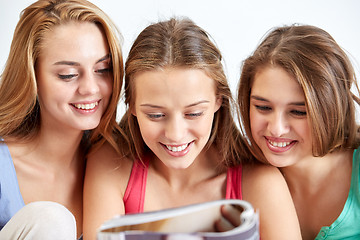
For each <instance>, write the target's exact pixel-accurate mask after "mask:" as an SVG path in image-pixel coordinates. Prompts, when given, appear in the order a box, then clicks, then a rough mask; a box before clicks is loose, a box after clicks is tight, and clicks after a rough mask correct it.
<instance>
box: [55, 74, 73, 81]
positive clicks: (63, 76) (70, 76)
mask: <svg viewBox="0 0 360 240" xmlns="http://www.w3.org/2000/svg"><path fill="white" fill-rule="evenodd" d="M58 76H59V78H60V79H61V80H70V79H71V78H74V77H77V76H78V74H67V75H62V74H58Z"/></svg>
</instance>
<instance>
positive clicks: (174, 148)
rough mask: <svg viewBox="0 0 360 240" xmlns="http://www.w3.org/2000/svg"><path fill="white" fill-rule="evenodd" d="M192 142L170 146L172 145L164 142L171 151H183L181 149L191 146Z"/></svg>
mask: <svg viewBox="0 0 360 240" xmlns="http://www.w3.org/2000/svg"><path fill="white" fill-rule="evenodd" d="M189 144H190V143H186V144H184V145H180V146H170V145H166V144H164V146H165V147H166V148H167V149H168V150H169V151H172V152H181V151H184V150H185V149H186V148H187V147H188V146H189Z"/></svg>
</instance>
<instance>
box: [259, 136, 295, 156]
mask: <svg viewBox="0 0 360 240" xmlns="http://www.w3.org/2000/svg"><path fill="white" fill-rule="evenodd" d="M265 140H266V144H267V146H268V148H269V149H270V150H271V151H273V152H277V153H280V152H286V151H288V150H289V149H291V148H292V146H294V144H295V143H296V142H297V141H294V140H290V139H282V138H270V137H265Z"/></svg>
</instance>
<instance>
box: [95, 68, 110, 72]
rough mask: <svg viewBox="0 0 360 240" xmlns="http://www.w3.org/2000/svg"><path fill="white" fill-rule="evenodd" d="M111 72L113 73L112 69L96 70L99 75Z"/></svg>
mask: <svg viewBox="0 0 360 240" xmlns="http://www.w3.org/2000/svg"><path fill="white" fill-rule="evenodd" d="M111 71H112V68H102V69H98V70H96V72H97V73H109V72H111Z"/></svg>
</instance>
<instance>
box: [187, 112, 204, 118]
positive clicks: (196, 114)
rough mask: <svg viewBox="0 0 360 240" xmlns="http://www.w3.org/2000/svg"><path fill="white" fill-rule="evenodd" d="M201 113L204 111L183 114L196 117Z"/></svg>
mask: <svg viewBox="0 0 360 240" xmlns="http://www.w3.org/2000/svg"><path fill="white" fill-rule="evenodd" d="M203 113H204V112H196V113H187V114H185V116H187V117H190V118H196V117H200V116H202V115H203Z"/></svg>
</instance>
